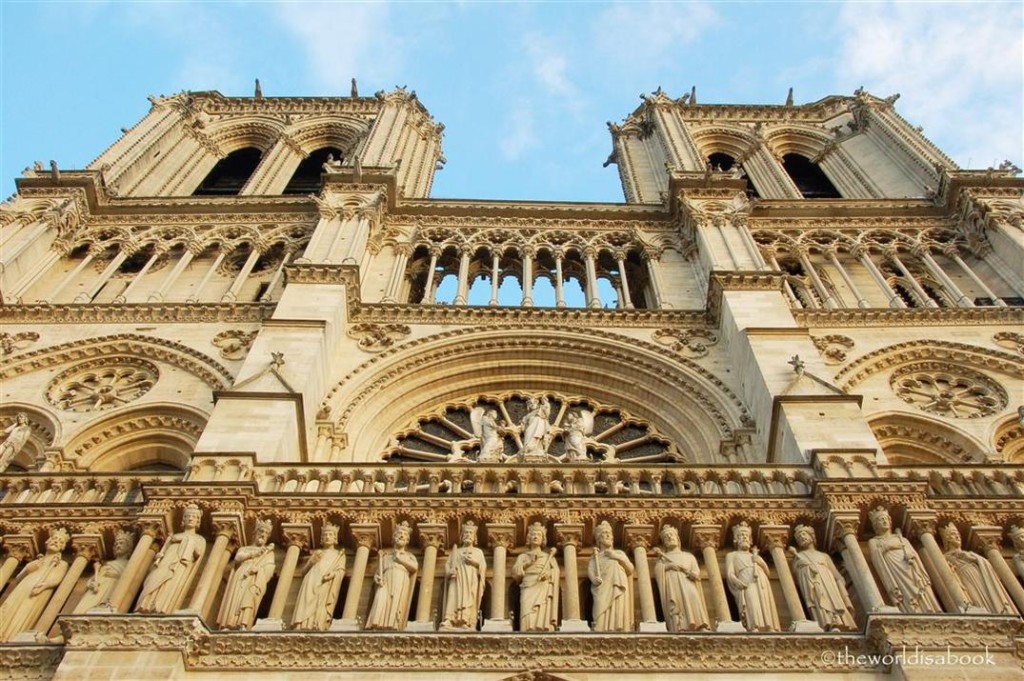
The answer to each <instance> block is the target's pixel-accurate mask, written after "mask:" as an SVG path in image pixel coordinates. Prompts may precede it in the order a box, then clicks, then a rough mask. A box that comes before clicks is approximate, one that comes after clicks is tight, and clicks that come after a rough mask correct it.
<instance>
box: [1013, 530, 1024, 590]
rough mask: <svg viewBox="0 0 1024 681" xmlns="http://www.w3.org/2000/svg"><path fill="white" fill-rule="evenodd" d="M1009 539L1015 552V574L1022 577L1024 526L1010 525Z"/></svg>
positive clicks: (1023, 568) (1023, 575)
mask: <svg viewBox="0 0 1024 681" xmlns="http://www.w3.org/2000/svg"><path fill="white" fill-rule="evenodd" d="M1010 541H1012V542H1013V548H1015V549H1016V550H1017V553H1015V554H1013V566H1014V567H1015V568H1017V574H1018V575H1019V576H1020V578H1021V579H1024V527H1018V526H1017V525H1011V526H1010Z"/></svg>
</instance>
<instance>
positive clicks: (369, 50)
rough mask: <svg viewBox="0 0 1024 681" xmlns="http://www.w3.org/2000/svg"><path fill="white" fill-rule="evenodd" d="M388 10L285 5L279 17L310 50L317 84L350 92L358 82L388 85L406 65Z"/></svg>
mask: <svg viewBox="0 0 1024 681" xmlns="http://www.w3.org/2000/svg"><path fill="white" fill-rule="evenodd" d="M390 13H391V6H390V5H387V4H383V3H381V4H376V3H374V4H305V3H284V4H281V5H279V6H278V7H277V16H278V18H279V19H280V20H281V21H282V24H283V25H284V27H285V28H286V29H287V30H288V31H290V32H291V33H292V35H293V36H294V37H295V38H296V39H297V40H298V41H299V43H300V44H301V45H302V46H303V48H305V50H306V56H307V58H308V60H309V66H310V68H311V69H312V73H313V80H314V81H315V82H316V84H317V85H319V86H320V87H323V88H326V89H328V90H330V91H334V92H337V91H340V90H346V89H347V87H348V85H349V81H350V79H351V78H353V77H358V78H366V79H367V80H373V81H381V80H384V81H387V80H391V79H393V78H394V77H396V76H397V75H398V73H399V71H400V68H401V65H402V61H403V56H404V55H403V43H402V41H401V40H400V39H399V38H398V37H397V36H396V35H394V34H393V33H392V32H391V31H390V29H389V26H390V19H389V17H390Z"/></svg>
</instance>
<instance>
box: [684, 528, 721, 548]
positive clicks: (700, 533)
mask: <svg viewBox="0 0 1024 681" xmlns="http://www.w3.org/2000/svg"><path fill="white" fill-rule="evenodd" d="M690 546H692V547H694V548H695V549H698V550H700V551H703V550H704V549H707V548H710V549H714V550H716V551H717V550H718V549H719V548H721V546H722V526H721V525H693V526H692V527H691V528H690Z"/></svg>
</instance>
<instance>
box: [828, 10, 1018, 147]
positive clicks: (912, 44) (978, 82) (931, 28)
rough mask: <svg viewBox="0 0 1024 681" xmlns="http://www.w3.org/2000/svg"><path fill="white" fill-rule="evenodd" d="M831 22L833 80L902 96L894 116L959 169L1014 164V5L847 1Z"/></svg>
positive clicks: (1015, 116)
mask: <svg viewBox="0 0 1024 681" xmlns="http://www.w3.org/2000/svg"><path fill="white" fill-rule="evenodd" d="M839 21H840V28H841V29H842V33H841V34H842V35H843V36H844V38H843V41H842V44H841V46H840V51H839V55H838V57H839V63H838V65H837V72H838V75H839V77H840V82H842V83H844V84H845V85H847V86H851V85H852V86H854V87H855V86H857V85H864V86H866V87H867V89H868V90H869V91H871V92H872V93H873V94H877V95H881V96H887V95H889V94H892V93H894V92H900V93H902V94H903V98H902V99H901V100H900V103H899V104H898V109H899V110H900V111H901V113H902V114H903V115H904V116H905V117H906V118H907V119H908V120H909V121H910V122H911V123H912V124H914V125H923V126H924V128H925V134H926V135H927V136H928V137H929V139H931V140H932V141H933V142H935V143H936V144H938V145H939V146H940V147H941V148H943V150H944V151H946V152H947V153H949V154H950V155H951V156H952V157H953V158H954V160H956V161H957V163H959V164H961V165H966V164H967V163H968V159H970V163H971V165H972V166H974V167H987V166H989V165H990V164H991V163H992V160H993V159H997V158H998V159H1000V160H1001V159H1003V158H1006V157H1010V158H1011V159H1015V160H1018V161H1019V160H1020V155H1021V148H1022V144H1024V139H1022V117H1024V111H1022V104H1021V98H1022V87H1024V86H1022V83H1024V74H1022V71H1024V66H1022V41H1021V30H1020V27H1021V21H1022V17H1021V7H1020V5H1016V4H1001V3H978V4H973V5H972V4H917V3H905V4H887V5H875V4H870V5H868V4H862V3H849V4H847V5H846V6H845V7H844V8H843V10H842V12H841V13H840V15H839Z"/></svg>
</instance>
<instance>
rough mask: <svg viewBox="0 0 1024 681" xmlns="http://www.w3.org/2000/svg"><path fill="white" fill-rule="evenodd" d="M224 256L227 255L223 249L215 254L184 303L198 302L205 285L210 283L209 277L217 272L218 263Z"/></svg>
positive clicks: (222, 260)
mask: <svg viewBox="0 0 1024 681" xmlns="http://www.w3.org/2000/svg"><path fill="white" fill-rule="evenodd" d="M225 257H227V253H226V252H225V251H221V252H220V253H218V254H217V257H216V258H214V260H213V264H212V265H210V269H208V270H206V274H204V275H203V278H202V280H201V281H200V282H199V284H198V285H196V287H195V288H194V289H193V290H192V295H190V296H189V297H188V298H186V299H185V302H186V303H198V302H199V297H200V296H202V295H203V291H204V290H205V289H206V285H207V284H209V283H210V279H212V278H213V275H214V274H215V273H216V272H217V268H218V267H220V264H221V263H222V262H224V258H225Z"/></svg>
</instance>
